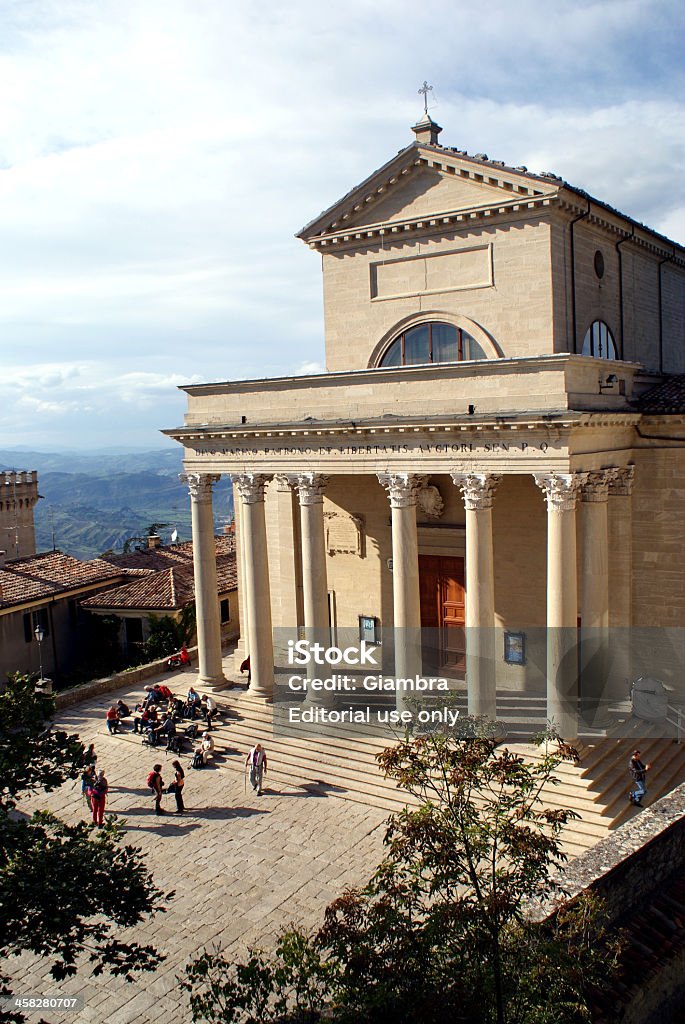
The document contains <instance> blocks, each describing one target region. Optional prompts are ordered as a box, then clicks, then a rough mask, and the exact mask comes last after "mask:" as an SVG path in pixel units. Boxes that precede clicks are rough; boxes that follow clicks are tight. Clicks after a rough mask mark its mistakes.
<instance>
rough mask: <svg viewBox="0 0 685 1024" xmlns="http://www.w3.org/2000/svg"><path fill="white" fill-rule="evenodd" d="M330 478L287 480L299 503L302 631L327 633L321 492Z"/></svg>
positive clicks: (307, 476) (303, 476)
mask: <svg viewBox="0 0 685 1024" xmlns="http://www.w3.org/2000/svg"><path fill="white" fill-rule="evenodd" d="M328 480H329V478H328V477H327V476H323V475H322V474H320V473H300V474H298V475H296V476H289V477H288V482H289V483H290V484H292V485H293V486H294V487H296V488H297V493H298V496H299V499H300V523H301V528H302V589H303V592H304V625H305V629H313V630H316V631H317V632H324V631H326V630H327V629H328V626H329V621H328V583H327V579H326V539H325V533H324V522H323V492H324V490H325V487H326V484H327V483H328Z"/></svg>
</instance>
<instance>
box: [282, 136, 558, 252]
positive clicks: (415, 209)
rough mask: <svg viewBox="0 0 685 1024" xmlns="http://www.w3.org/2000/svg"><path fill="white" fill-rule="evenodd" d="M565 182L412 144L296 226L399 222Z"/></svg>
mask: <svg viewBox="0 0 685 1024" xmlns="http://www.w3.org/2000/svg"><path fill="white" fill-rule="evenodd" d="M562 184H563V183H562V182H561V181H560V180H559V179H558V178H551V179H549V180H546V179H545V178H543V177H538V176H535V175H531V174H528V173H527V171H526V169H525V168H509V167H506V166H505V165H504V164H498V163H495V162H493V161H488V160H487V158H485V157H468V156H467V155H466V154H462V153H459V152H457V151H454V150H448V149H445V148H443V147H440V146H427V145H420V144H413V145H411V146H408V147H407V148H406V149H404V150H402V151H401V152H400V153H399V154H398V155H397V156H396V157H395V158H394V159H393V160H391V161H390V162H389V163H387V164H385V165H384V166H383V167H381V168H379V170H378V171H376V172H375V173H374V174H373V175H371V177H369V178H367V179H366V181H364V182H362V183H361V185H358V186H357V187H356V188H354V189H353V190H352V191H351V192H349V193H348V194H347V195H346V196H344V197H343V199H341V200H340V201H339V202H337V203H335V204H334V205H333V206H331V207H330V208H329V209H328V210H326V211H324V213H322V214H321V215H320V216H319V217H318V218H316V220H314V221H312V222H311V223H310V224H308V225H307V226H306V227H305V228H303V229H302V231H301V232H299V237H300V238H303V239H304V240H305V241H308V242H310V243H311V242H312V241H313V240H314V239H316V238H321V237H322V236H326V235H328V234H332V233H336V232H345V233H346V232H348V231H350V230H354V231H357V230H359V229H360V228H364V227H371V226H374V227H377V226H379V225H384V224H388V225H397V224H402V223H407V222H411V221H415V220H417V219H420V218H432V217H440V216H443V215H446V214H453V213H457V212H460V211H468V210H478V209H489V208H492V207H500V206H507V205H515V204H516V203H517V202H519V201H521V200H525V199H529V198H538V197H542V196H551V195H554V194H556V193H557V192H558V191H559V188H560V187H561V185H562Z"/></svg>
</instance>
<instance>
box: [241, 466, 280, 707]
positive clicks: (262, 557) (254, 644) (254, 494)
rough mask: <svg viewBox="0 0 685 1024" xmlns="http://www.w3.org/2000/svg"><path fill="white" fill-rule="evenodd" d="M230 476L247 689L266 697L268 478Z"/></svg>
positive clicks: (269, 687) (269, 682)
mask: <svg viewBox="0 0 685 1024" xmlns="http://www.w3.org/2000/svg"><path fill="white" fill-rule="evenodd" d="M231 479H232V480H233V483H234V484H235V488H236V491H237V492H238V494H239V496H240V501H241V516H240V518H241V524H242V527H243V543H244V549H243V550H244V557H245V564H244V570H245V575H244V580H245V607H246V610H247V635H248V650H249V652H250V667H251V673H252V681H251V683H250V688H249V691H248V692H249V693H250V694H251V695H252V696H253V697H262V698H270V697H273V691H274V652H273V631H272V627H271V598H270V592H269V559H268V554H267V538H266V518H265V514H264V493H265V488H266V484H267V483H268V481H269V480H270V479H271V478H270V477H269V476H265V475H263V474H259V473H236V474H233V475H232V477H231Z"/></svg>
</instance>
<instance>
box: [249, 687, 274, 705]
mask: <svg viewBox="0 0 685 1024" xmlns="http://www.w3.org/2000/svg"><path fill="white" fill-rule="evenodd" d="M245 696H246V697H250V698H251V699H252V700H261V701H263V702H264V703H271V702H272V701H273V699H274V695H273V693H272V692H271V691H270V690H265V689H262V688H261V687H258V686H255V685H254V683H250V685H249V686H248V688H247V690H245Z"/></svg>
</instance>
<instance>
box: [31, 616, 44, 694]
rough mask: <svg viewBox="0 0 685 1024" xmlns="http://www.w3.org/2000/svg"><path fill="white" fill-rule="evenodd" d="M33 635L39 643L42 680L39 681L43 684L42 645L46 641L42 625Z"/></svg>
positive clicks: (37, 627)
mask: <svg viewBox="0 0 685 1024" xmlns="http://www.w3.org/2000/svg"><path fill="white" fill-rule="evenodd" d="M33 635H34V636H35V638H36V640H37V641H38V661H39V662H40V679H39V680H38V682H39V683H42V682H43V648H42V646H41V645H42V643H43V640H45V630H44V629H43V627H42V626H41V625H40V624H39V625H37V626H36V628H35V629H34V631H33Z"/></svg>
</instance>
